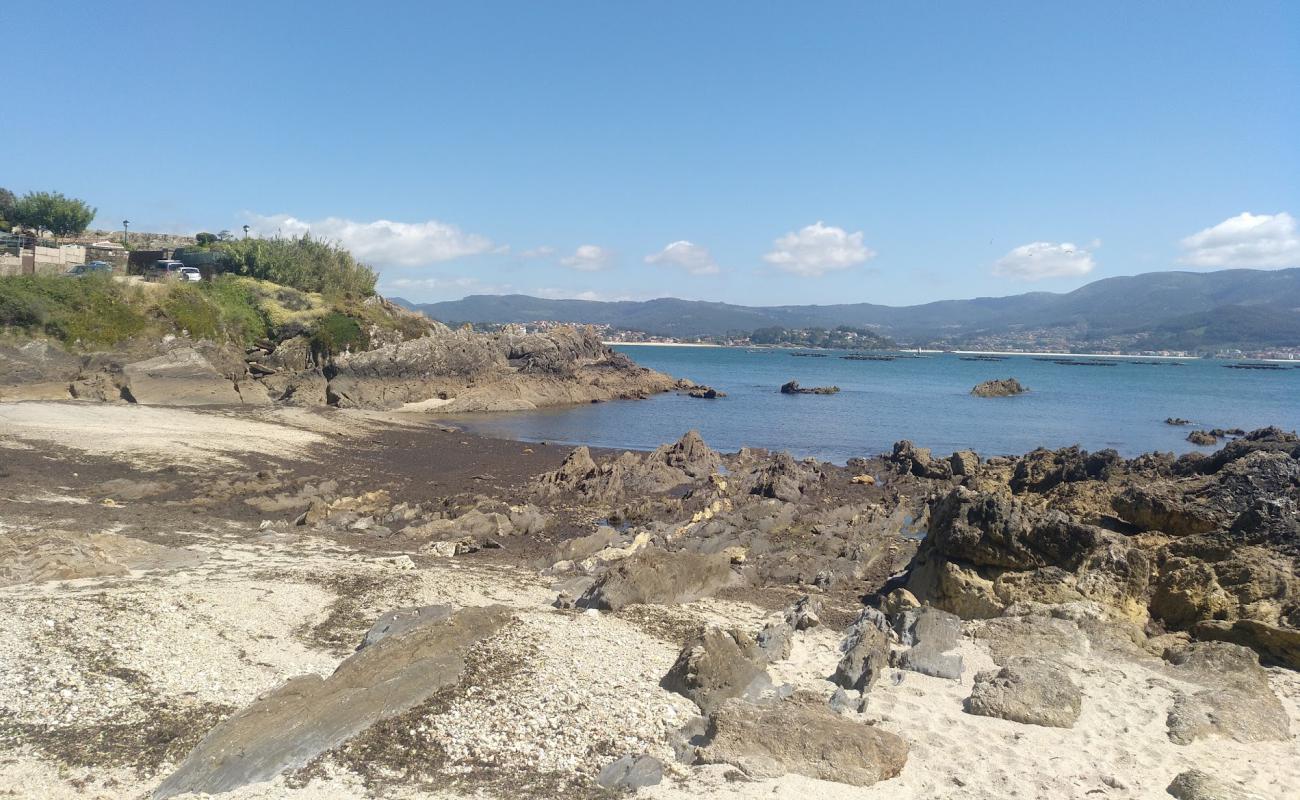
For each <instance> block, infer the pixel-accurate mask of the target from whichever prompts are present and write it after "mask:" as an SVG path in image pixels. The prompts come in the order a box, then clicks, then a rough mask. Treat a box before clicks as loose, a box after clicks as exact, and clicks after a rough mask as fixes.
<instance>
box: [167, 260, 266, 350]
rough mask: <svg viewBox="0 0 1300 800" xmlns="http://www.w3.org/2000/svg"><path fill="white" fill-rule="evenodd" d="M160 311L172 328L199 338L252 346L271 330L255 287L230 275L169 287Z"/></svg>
mask: <svg viewBox="0 0 1300 800" xmlns="http://www.w3.org/2000/svg"><path fill="white" fill-rule="evenodd" d="M158 309H159V311H160V312H161V313H162V315H163V317H164V318H165V319H166V320H168V321H169V322H170V323H171V325H172V327H174V328H175V329H177V330H183V331H188V332H189V334H190V336H192V337H194V338H196V339H211V340H213V341H218V342H234V343H238V344H248V343H250V342H254V341H256V340H258V339H261V338H263V337H265V336H266V335H267V334H268V333H270V330H271V326H270V322H269V319H268V314H267V313H266V311H265V310H264V309H263V308H261V306H260V304H259V303H258V296H257V293H256V291H255V290H254V288H253V287H251V286H250V285H248V284H247V283H246V282H244V281H241V280H240V279H238V278H233V277H228V276H218V277H217V278H216V279H215V280H212V281H208V282H204V283H199V284H192V283H177V284H173V285H169V286H168V287H167V291H166V292H165V293H164V295H163V298H162V300H161V301H160V302H159V304H158Z"/></svg>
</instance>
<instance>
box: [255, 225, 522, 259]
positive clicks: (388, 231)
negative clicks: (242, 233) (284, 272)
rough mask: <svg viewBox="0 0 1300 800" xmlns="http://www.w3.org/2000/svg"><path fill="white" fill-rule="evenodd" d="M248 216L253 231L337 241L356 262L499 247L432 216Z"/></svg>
mask: <svg viewBox="0 0 1300 800" xmlns="http://www.w3.org/2000/svg"><path fill="white" fill-rule="evenodd" d="M246 216H247V219H248V224H249V227H250V228H251V230H252V232H253V233H254V234H255V235H258V236H275V235H282V236H302V235H303V234H308V233H309V234H311V235H312V236H315V237H319V238H322V239H328V240H331V241H335V242H338V243H340V244H342V245H343V246H344V247H346V248H347V249H349V250H351V251H352V254H353V255H355V256H356V257H357V258H358V259H359V260H361V261H364V262H367V263H375V264H379V265H393V266H399V267H419V266H424V265H426V264H433V263H437V262H439V261H451V260H454V259H457V258H464V257H466V256H473V255H481V254H483V253H489V252H492V251H493V250H495V249H497V246H496V245H495V244H493V242H492V240H491V239H489V238H488V237H486V236H482V235H479V234H476V233H466V232H464V231H462V230H461V229H460V228H458V227H457V226H455V225H451V224H449V223H446V222H440V221H438V220H435V219H431V220H426V221H424V222H393V221H391V220H386V219H378V220H375V221H373V222H357V221H354V220H350V219H343V218H342V217H326V218H325V219H321V220H314V221H312V220H304V219H299V218H297V217H294V216H291V215H289V214H272V215H269V216H268V215H261V214H248V215H246Z"/></svg>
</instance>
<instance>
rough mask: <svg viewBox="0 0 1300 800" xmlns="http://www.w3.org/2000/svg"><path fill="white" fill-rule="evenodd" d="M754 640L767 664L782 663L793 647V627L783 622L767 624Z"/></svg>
mask: <svg viewBox="0 0 1300 800" xmlns="http://www.w3.org/2000/svg"><path fill="white" fill-rule="evenodd" d="M754 638H755V640H756V641H757V642H758V649H759V650H761V651H762V653H763V658H765V659H766V660H767V661H768V663H772V662H775V661H784V660H785V659H787V658H789V657H790V651H791V649H792V648H793V647H794V626H793V625H791V624H790V623H788V622H786V621H785V620H782V621H780V622H769V623H767V624H766V625H764V626H763V629H762V630H761V631H759V632H758V636H756V637H754Z"/></svg>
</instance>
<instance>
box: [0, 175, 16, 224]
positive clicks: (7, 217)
mask: <svg viewBox="0 0 1300 800" xmlns="http://www.w3.org/2000/svg"><path fill="white" fill-rule="evenodd" d="M14 202H15V198H14V193H13V192H11V191H9V190H8V189H6V188H4V187H3V186H0V231H7V230H9V229H10V228H11V227H13V222H14Z"/></svg>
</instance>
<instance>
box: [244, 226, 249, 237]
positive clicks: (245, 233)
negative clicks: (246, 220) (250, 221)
mask: <svg viewBox="0 0 1300 800" xmlns="http://www.w3.org/2000/svg"><path fill="white" fill-rule="evenodd" d="M244 238H245V239H247V238H248V226H247V225H245V226H244Z"/></svg>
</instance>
